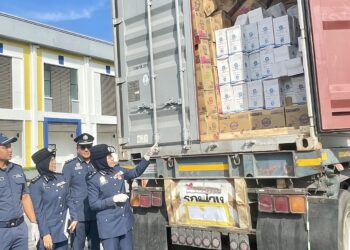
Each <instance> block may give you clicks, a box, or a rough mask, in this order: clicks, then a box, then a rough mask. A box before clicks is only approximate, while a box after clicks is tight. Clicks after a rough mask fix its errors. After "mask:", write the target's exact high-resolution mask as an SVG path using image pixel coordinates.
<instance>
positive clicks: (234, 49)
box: [226, 25, 246, 55]
mask: <svg viewBox="0 0 350 250" xmlns="http://www.w3.org/2000/svg"><path fill="white" fill-rule="evenodd" d="M226 35H227V45H228V53H229V55H233V54H234V53H238V52H244V51H246V46H245V39H244V26H240V25H235V26H233V27H231V28H227V29H226Z"/></svg>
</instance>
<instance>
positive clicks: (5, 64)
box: [0, 56, 12, 109]
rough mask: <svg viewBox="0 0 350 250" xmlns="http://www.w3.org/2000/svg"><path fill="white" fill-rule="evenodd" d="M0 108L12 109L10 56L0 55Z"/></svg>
mask: <svg viewBox="0 0 350 250" xmlns="http://www.w3.org/2000/svg"><path fill="white" fill-rule="evenodd" d="M0 108H3V109H12V58H11V57H7V56H0Z"/></svg>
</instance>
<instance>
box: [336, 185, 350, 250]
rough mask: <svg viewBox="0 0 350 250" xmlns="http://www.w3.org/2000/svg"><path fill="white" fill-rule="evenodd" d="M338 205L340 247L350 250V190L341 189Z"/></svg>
mask: <svg viewBox="0 0 350 250" xmlns="http://www.w3.org/2000/svg"><path fill="white" fill-rule="evenodd" d="M338 204H339V206H338V211H339V212H338V249H339V250H350V192H349V191H348V190H340V193H339V203H338Z"/></svg>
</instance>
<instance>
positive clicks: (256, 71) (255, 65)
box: [249, 51, 262, 81]
mask: <svg viewBox="0 0 350 250" xmlns="http://www.w3.org/2000/svg"><path fill="white" fill-rule="evenodd" d="M249 69H250V72H249V76H250V80H251V81H253V80H259V79H261V78H262V74H261V63H260V52H259V51H256V52H253V53H251V54H249Z"/></svg>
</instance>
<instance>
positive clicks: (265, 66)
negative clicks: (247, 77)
mask: <svg viewBox="0 0 350 250" xmlns="http://www.w3.org/2000/svg"><path fill="white" fill-rule="evenodd" d="M273 51H274V49H273V48H272V47H266V48H264V49H261V50H260V64H261V76H262V77H263V78H269V77H272V75H273V70H272V67H273V64H274V63H275V56H274V53H273Z"/></svg>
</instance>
